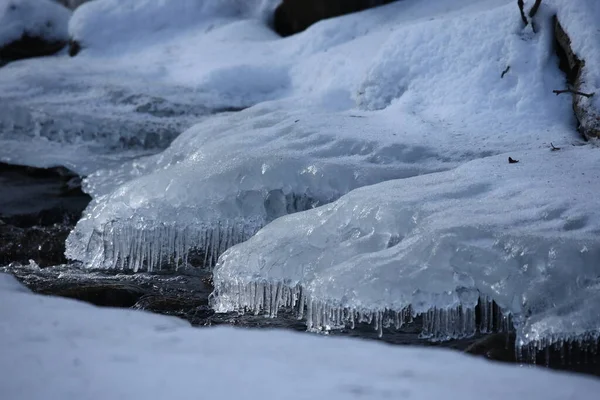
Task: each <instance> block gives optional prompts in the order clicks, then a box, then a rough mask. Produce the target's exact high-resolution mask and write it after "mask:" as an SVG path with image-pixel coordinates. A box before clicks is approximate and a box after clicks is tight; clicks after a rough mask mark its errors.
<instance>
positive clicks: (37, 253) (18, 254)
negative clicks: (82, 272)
mask: <svg viewBox="0 0 600 400" xmlns="http://www.w3.org/2000/svg"><path fill="white" fill-rule="evenodd" d="M70 231H71V226H65V225H58V224H57V225H54V226H50V227H39V226H34V227H30V228H19V227H17V226H14V225H10V224H7V223H2V224H0V265H6V264H9V263H11V262H20V263H27V262H28V261H29V260H33V261H35V262H36V263H37V264H38V265H40V266H42V267H45V266H50V265H57V264H64V263H66V262H67V260H66V258H65V255H64V252H65V240H66V239H67V236H68V235H69V232H70Z"/></svg>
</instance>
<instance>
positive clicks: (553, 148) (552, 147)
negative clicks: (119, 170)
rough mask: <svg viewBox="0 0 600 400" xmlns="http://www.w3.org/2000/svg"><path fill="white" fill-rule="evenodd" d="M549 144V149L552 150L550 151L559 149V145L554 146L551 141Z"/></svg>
mask: <svg viewBox="0 0 600 400" xmlns="http://www.w3.org/2000/svg"><path fill="white" fill-rule="evenodd" d="M550 146H551V150H552V151H557V150H560V147H556V146H554V145H553V144H552V142H550Z"/></svg>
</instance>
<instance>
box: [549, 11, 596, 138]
mask: <svg viewBox="0 0 600 400" xmlns="http://www.w3.org/2000/svg"><path fill="white" fill-rule="evenodd" d="M554 37H555V44H556V46H555V47H556V53H557V55H558V57H559V59H560V69H561V70H562V71H563V72H564V73H565V75H566V77H567V83H568V84H569V86H570V87H571V88H572V90H573V92H574V93H572V94H571V95H572V97H573V112H574V113H575V117H576V118H577V124H578V126H577V129H578V130H579V132H580V133H581V134H582V135H583V137H584V138H585V139H586V140H588V139H591V138H600V110H597V109H595V108H594V107H593V105H592V102H591V101H590V97H591V96H594V95H595V94H592V93H588V94H587V95H588V96H586V95H582V94H581V93H582V92H583V91H582V80H581V76H582V72H583V71H584V69H585V60H582V59H580V58H579V57H578V56H577V54H575V52H573V50H572V48H571V38H570V37H569V35H568V33H567V32H566V31H565V29H564V28H563V26H562V25H561V23H560V21H559V20H558V18H557V17H556V16H555V17H554ZM589 95H591V96H589ZM599 95H600V94H599Z"/></svg>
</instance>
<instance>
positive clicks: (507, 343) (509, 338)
mask: <svg viewBox="0 0 600 400" xmlns="http://www.w3.org/2000/svg"><path fill="white" fill-rule="evenodd" d="M465 353H469V354H473V355H481V356H484V357H486V358H488V359H490V360H495V361H504V362H516V357H515V334H514V333H510V334H509V333H494V334H491V335H487V336H484V337H483V338H481V339H480V340H478V341H476V342H475V343H473V344H471V345H470V346H469V347H467V348H466V349H465Z"/></svg>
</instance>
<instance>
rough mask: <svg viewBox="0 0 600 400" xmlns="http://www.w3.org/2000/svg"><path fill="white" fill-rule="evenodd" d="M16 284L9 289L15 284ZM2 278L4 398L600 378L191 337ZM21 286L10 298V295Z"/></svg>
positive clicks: (470, 393)
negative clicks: (39, 292) (33, 290)
mask: <svg viewBox="0 0 600 400" xmlns="http://www.w3.org/2000/svg"><path fill="white" fill-rule="evenodd" d="M6 285H8V288H7V286H6ZM15 287H16V284H15V282H14V279H13V278H12V277H8V276H6V275H3V274H0V332H2V340H1V341H0V354H2V357H0V371H2V374H0V391H1V393H2V398H3V399H6V400H13V399H14V400H16V399H19V400H34V399H48V398H52V399H64V400H70V399H90V400H100V399H107V398H110V399H118V398H132V399H137V398H140V399H149V400H150V399H165V398H175V399H187V398H190V399H192V398H194V399H195V398H198V397H208V398H220V399H235V398H246V399H271V398H281V397H282V396H283V397H285V398H286V399H291V400H295V399H308V398H314V397H315V396H322V397H325V398H327V399H332V400H337V399H348V398H354V397H356V398H358V397H367V398H369V399H384V398H395V397H401V398H406V399H419V400H438V399H440V398H446V397H448V394H449V393H450V394H451V397H452V398H460V399H464V400H478V399H481V397H482V396H484V397H485V398H486V399H490V400H505V399H508V398H511V399H539V400H554V399H556V400H564V399H571V398H572V399H582V400H586V399H595V398H596V397H597V393H598V391H600V383H599V382H598V380H597V379H594V378H589V377H583V376H576V375H571V374H565V373H558V372H554V371H549V370H543V369H538V368H522V367H519V366H516V365H505V364H495V363H491V362H488V361H485V360H483V359H481V358H474V357H471V356H467V355H464V354H460V353H458V352H454V351H451V350H437V349H431V348H429V349H426V348H411V347H391V346H387V345H383V344H380V343H373V342H367V341H362V340H351V339H341V338H327V337H319V336H312V335H307V334H301V333H293V332H284V331H267V330H261V331H251V330H241V329H234V328H201V329H198V328H191V327H190V326H189V325H188V324H187V323H186V322H184V321H182V320H178V319H175V318H171V317H165V316H159V315H153V314H149V313H145V312H139V311H132V310H122V309H109V308H96V307H93V306H90V305H87V304H84V303H80V302H76V301H73V300H67V299H60V298H54V297H46V296H40V295H34V294H31V293H28V292H26V291H24V290H15V289H14V288H15ZM11 288H13V289H11Z"/></svg>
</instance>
